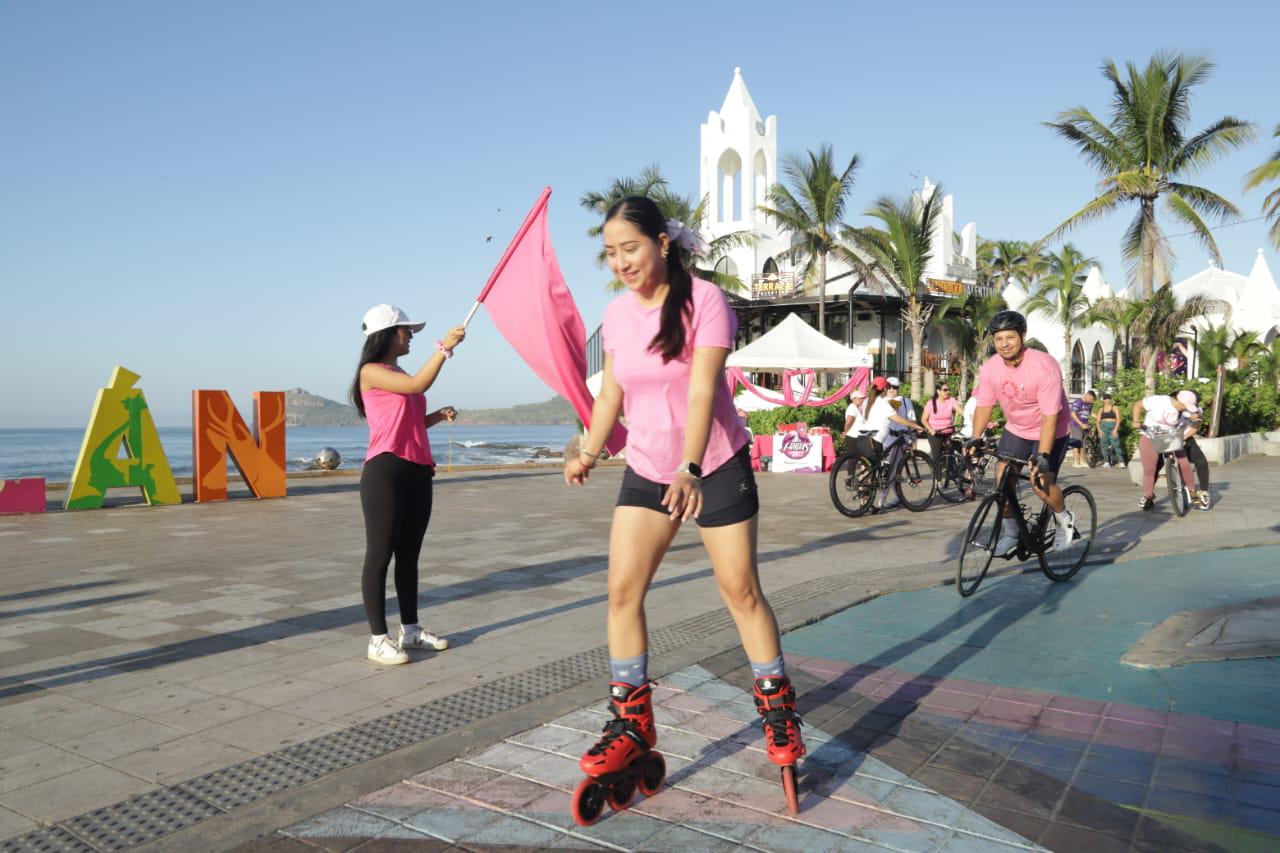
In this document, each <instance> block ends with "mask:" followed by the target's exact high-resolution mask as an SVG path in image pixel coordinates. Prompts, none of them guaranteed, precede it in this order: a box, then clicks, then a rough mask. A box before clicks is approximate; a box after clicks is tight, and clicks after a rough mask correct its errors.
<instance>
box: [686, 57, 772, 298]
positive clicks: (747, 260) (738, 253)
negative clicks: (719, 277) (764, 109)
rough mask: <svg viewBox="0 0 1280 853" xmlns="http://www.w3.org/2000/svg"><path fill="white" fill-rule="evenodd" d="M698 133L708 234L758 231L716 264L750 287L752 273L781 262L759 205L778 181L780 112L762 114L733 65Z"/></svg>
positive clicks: (768, 223)
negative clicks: (725, 88) (726, 84)
mask: <svg viewBox="0 0 1280 853" xmlns="http://www.w3.org/2000/svg"><path fill="white" fill-rule="evenodd" d="M701 137H702V139H701V156H700V163H701V169H700V171H701V180H700V184H699V193H700V194H701V196H703V197H707V198H709V201H710V203H709V204H708V214H707V222H706V223H705V226H704V230H705V231H706V232H707V234H708V236H710V237H711V238H712V239H714V238H716V237H721V236H723V235H725V234H730V233H733V232H735V231H750V232H753V233H754V234H755V235H756V245H755V246H747V247H740V248H738V249H735V250H733V251H732V252H731V253H730V255H729V258H728V260H727V262H724V261H722V262H721V264H720V265H719V267H718V269H719V270H720V271H722V272H727V273H729V274H730V275H735V276H737V277H738V278H740V279H741V280H742V282H743V284H745V285H747V286H748V287H750V285H751V276H752V275H753V274H755V273H761V272H772V271H776V269H777V268H778V267H779V266H784V264H783V262H782V261H781V260H775V258H776V256H777V254H778V253H779V252H781V251H782V250H784V249H785V248H787V244H786V243H784V242H783V241H782V240H780V239H779V237H778V232H777V229H776V228H775V227H774V226H773V224H772V223H771V222H770V221H769V220H768V218H767V217H766V216H764V215H763V214H762V213H760V212H759V211H758V210H757V208H758V206H759V205H761V204H764V200H765V194H766V193H767V192H768V189H769V187H770V186H771V185H772V184H775V183H777V181H778V118H777V116H769V117H768V118H767V119H763V120H762V119H761V118H760V111H759V110H757V109H756V105H755V102H754V101H752V100H751V93H750V92H748V91H747V84H746V83H744V82H743V80H742V69H741V68H735V69H733V82H732V83H730V84H729V91H728V93H727V94H726V95H725V96H724V103H723V104H721V105H720V111H719V112H714V111H712V112H710V113H708V114H707V120H706V122H704V123H703V125H702V128H701ZM766 264H767V265H768V266H769V269H766Z"/></svg>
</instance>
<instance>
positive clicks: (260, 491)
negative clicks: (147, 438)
mask: <svg viewBox="0 0 1280 853" xmlns="http://www.w3.org/2000/svg"><path fill="white" fill-rule="evenodd" d="M191 408H192V416H193V417H192V419H191V456H192V463H193V466H192V467H193V468H194V471H193V474H194V477H193V481H194V484H195V496H196V500H197V501H225V500H226V499H227V451H231V458H232V459H234V460H235V462H236V467H237V468H238V469H240V476H241V477H243V478H244V482H245V484H246V485H247V486H248V487H249V489H250V491H252V492H253V493H254V495H256V496H257V497H260V498H280V497H284V494H285V473H284V453H285V447H284V392H283V391H255V392H253V432H252V433H250V432H249V428H248V427H247V426H245V423H244V418H242V417H240V412H239V411H237V409H236V406H235V403H232V402H231V395H230V394H228V393H227V392H226V391H192V392H191Z"/></svg>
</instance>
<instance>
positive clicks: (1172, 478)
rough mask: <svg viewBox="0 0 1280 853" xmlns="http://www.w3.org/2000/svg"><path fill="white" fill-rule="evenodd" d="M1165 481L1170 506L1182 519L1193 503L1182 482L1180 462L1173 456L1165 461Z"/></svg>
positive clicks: (1167, 457)
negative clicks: (1167, 487)
mask: <svg viewBox="0 0 1280 853" xmlns="http://www.w3.org/2000/svg"><path fill="white" fill-rule="evenodd" d="M1164 480H1165V483H1166V484H1168V486H1169V505H1170V506H1172V507H1173V512H1174V514H1175V515H1177V516H1178V518H1182V517H1183V516H1184V515H1186V514H1187V509H1188V508H1189V506H1190V503H1191V502H1190V500H1189V499H1188V498H1187V490H1186V488H1184V484H1183V482H1182V469H1181V468H1179V467H1178V460H1177V458H1176V457H1175V456H1173V455H1172V454H1170V455H1169V456H1166V457H1165V460H1164Z"/></svg>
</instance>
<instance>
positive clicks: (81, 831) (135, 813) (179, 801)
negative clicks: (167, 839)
mask: <svg viewBox="0 0 1280 853" xmlns="http://www.w3.org/2000/svg"><path fill="white" fill-rule="evenodd" d="M220 813H221V810H220V809H218V808H217V807H216V806H213V805H210V804H209V803H206V802H205V801H204V800H201V799H197V798H196V797H194V796H192V795H191V794H188V793H187V792H186V791H181V790H178V789H177V788H164V789H161V790H159V791H152V792H150V793H147V794H140V795H139V796H136V797H133V798H132V799H129V800H125V801H124V802H123V803H116V804H115V805H113V806H108V807H107V808H102V809H98V810H97V811H93V812H89V814H85V815H80V816H79V817H77V818H72V819H71V820H70V821H67V823H66V826H68V827H70V828H71V829H72V830H73V831H74V832H75V833H76V835H78V836H79V837H81V838H84V839H87V840H88V841H89V842H91V843H92V844H93V846H94V847H95V848H97V849H99V850H123V849H125V848H127V847H133V846H135V845H138V844H143V843H145V842H147V841H150V840H151V839H153V838H158V837H160V836H162V835H167V834H168V833H170V832H176V831H177V830H179V829H182V828H183V827H185V826H190V825H191V824H193V823H199V822H200V821H202V820H204V819H205V818H208V817H212V816H214V815H215V814H220Z"/></svg>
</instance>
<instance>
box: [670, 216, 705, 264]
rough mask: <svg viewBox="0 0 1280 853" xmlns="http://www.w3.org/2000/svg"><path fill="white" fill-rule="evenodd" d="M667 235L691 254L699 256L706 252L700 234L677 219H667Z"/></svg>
mask: <svg viewBox="0 0 1280 853" xmlns="http://www.w3.org/2000/svg"><path fill="white" fill-rule="evenodd" d="M667 236H668V237H670V238H671V242H673V243H676V244H677V245H679V246H681V247H682V248H683V249H684V250H685V251H686V252H688V253H690V254H691V255H697V256H701V255H705V254H706V253H707V244H706V241H704V240H703V239H702V235H701V234H699V233H698V232H697V231H694V230H693V229H692V228H689V227H687V226H686V225H685V224H684V223H683V222H681V221H680V220H679V219H668V220H667Z"/></svg>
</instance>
